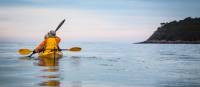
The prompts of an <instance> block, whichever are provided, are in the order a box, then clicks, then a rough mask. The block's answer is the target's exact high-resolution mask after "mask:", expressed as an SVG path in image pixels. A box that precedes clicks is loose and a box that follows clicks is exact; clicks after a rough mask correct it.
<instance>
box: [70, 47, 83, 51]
mask: <svg viewBox="0 0 200 87" xmlns="http://www.w3.org/2000/svg"><path fill="white" fill-rule="evenodd" d="M69 51H81V48H80V47H72V48H70V49H69Z"/></svg>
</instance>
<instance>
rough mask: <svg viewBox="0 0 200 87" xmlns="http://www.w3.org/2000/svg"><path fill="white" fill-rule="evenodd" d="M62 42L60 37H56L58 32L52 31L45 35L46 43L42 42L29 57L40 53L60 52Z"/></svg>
mask: <svg viewBox="0 0 200 87" xmlns="http://www.w3.org/2000/svg"><path fill="white" fill-rule="evenodd" d="M60 41H61V39H60V37H58V36H56V32H55V31H54V30H51V31H49V32H48V34H46V35H45V38H44V41H42V42H41V43H40V44H39V45H38V46H37V47H36V48H35V49H34V51H33V53H32V54H31V55H29V56H32V55H33V54H35V53H40V52H51V51H60V47H59V43H60Z"/></svg>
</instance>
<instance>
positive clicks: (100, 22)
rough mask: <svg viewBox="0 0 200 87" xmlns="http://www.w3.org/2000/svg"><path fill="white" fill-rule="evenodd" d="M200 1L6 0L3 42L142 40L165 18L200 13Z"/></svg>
mask: <svg viewBox="0 0 200 87" xmlns="http://www.w3.org/2000/svg"><path fill="white" fill-rule="evenodd" d="M199 4H200V0H0V39H1V41H41V40H43V38H44V35H45V34H46V33H47V32H48V31H49V30H55V28H56V27H57V26H58V24H59V23H60V22H61V21H62V20H63V19H66V22H65V23H64V25H63V26H62V27H61V28H60V30H58V32H57V35H58V36H60V37H61V38H62V40H63V41H92V42H93V41H114V42H140V41H144V40H146V39H147V38H148V37H150V36H151V35H152V34H153V32H154V31H155V30H156V29H157V27H159V26H160V23H162V22H169V21H173V20H182V19H184V18H186V17H199V16H200V11H199V9H200V5H199Z"/></svg>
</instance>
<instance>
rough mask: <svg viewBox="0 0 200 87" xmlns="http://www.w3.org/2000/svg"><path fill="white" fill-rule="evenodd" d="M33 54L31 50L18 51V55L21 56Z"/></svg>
mask: <svg viewBox="0 0 200 87" xmlns="http://www.w3.org/2000/svg"><path fill="white" fill-rule="evenodd" d="M31 52H33V51H31V50H29V49H20V50H19V51H18V53H19V54H21V55H28V54H30V53H31Z"/></svg>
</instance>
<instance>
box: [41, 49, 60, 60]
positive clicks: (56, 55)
mask: <svg viewBox="0 0 200 87" xmlns="http://www.w3.org/2000/svg"><path fill="white" fill-rule="evenodd" d="M62 56H63V53H62V52H60V51H57V52H44V53H43V52H41V53H39V56H38V57H39V58H48V59H54V58H56V59H58V58H61V57H62Z"/></svg>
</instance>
